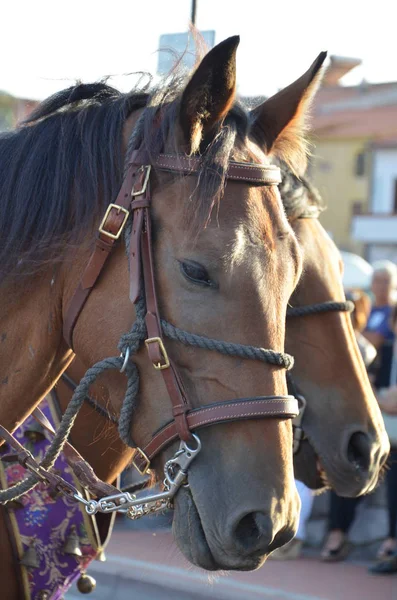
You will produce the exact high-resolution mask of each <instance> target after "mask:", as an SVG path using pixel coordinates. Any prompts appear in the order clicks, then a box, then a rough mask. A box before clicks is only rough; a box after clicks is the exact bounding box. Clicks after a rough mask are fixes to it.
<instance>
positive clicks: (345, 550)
mask: <svg viewBox="0 0 397 600" xmlns="http://www.w3.org/2000/svg"><path fill="white" fill-rule="evenodd" d="M350 548H351V544H350V542H349V540H348V539H347V538H346V537H345V536H344V535H343V537H342V541H341V543H340V544H339V545H338V546H337V547H336V548H327V544H325V547H324V548H323V550H322V552H321V560H322V561H324V562H339V561H342V560H345V558H346V557H347V556H348V554H349V552H350Z"/></svg>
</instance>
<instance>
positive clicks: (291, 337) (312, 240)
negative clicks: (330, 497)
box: [58, 166, 389, 496]
mask: <svg viewBox="0 0 397 600" xmlns="http://www.w3.org/2000/svg"><path fill="white" fill-rule="evenodd" d="M282 176H283V181H282V183H281V185H280V192H281V197H282V201H283V204H284V207H285V210H286V213H287V216H288V218H289V220H290V222H291V224H292V227H293V228H294V230H295V231H296V233H297V235H298V239H299V242H300V244H301V246H302V248H303V249H304V276H303V281H302V283H300V284H299V285H298V288H297V290H296V291H295V292H294V294H293V297H292V299H291V302H290V303H291V305H293V306H294V307H299V306H303V307H307V306H312V305H316V304H321V303H324V302H330V301H334V302H342V303H343V302H344V292H343V286H342V268H341V260H340V255H339V252H338V250H337V248H336V246H335V244H334V243H333V242H332V240H331V239H330V237H329V236H328V235H327V233H326V232H325V230H324V228H323V227H322V225H321V223H320V222H319V220H318V217H319V215H320V213H321V211H322V210H323V206H322V203H321V199H320V198H319V195H318V193H317V192H316V190H315V189H314V188H313V187H312V186H311V185H310V183H309V182H308V181H307V179H305V178H303V177H301V178H297V177H296V176H295V175H294V174H293V173H292V172H291V170H290V169H288V167H286V166H284V167H283V168H282ZM286 340H287V342H286V344H287V348H288V349H289V350H292V349H293V350H294V353H295V354H296V356H297V357H298V356H299V358H298V359H297V360H296V361H295V366H294V369H293V371H292V377H293V380H294V381H295V382H296V384H297V385H298V387H299V391H300V392H303V393H304V395H305V399H306V402H307V405H306V408H305V411H304V418H303V423H302V424H303V430H304V432H305V433H306V436H307V438H306V439H305V440H303V441H302V442H301V445H300V446H301V447H300V449H299V452H298V453H297V454H296V455H295V456H294V470H295V476H296V478H297V479H300V480H302V481H304V482H305V483H306V484H307V485H309V487H311V488H314V489H316V488H317V489H318V488H321V487H323V486H324V485H331V487H333V489H335V490H336V491H337V493H339V494H340V495H343V496H356V495H359V494H362V493H368V492H369V491H370V490H371V489H373V488H374V487H375V485H376V483H377V479H378V475H379V471H380V467H381V466H382V465H383V463H384V461H385V457H386V456H387V454H388V451H389V445H388V441H387V436H386V435H385V431H384V427H383V421H382V419H381V417H380V414H379V407H378V403H377V402H376V399H375V397H374V395H373V393H372V389H371V386H370V385H369V382H368V378H367V376H366V373H365V372H363V365H362V359H361V356H360V355H359V353H357V349H356V343H355V336H354V332H353V331H352V327H351V323H350V316H349V313H348V312H342V311H332V310H330V311H327V312H323V313H319V314H315V313H314V314H312V315H308V316H302V317H296V318H291V319H287V329H286ZM322 345H324V347H325V348H327V352H326V353H325V352H318V351H317V352H316V351H311V350H310V349H311V348H314V349H316V348H320V347H322ZM302 346H303V349H304V350H305V351H304V352H302ZM298 347H299V348H301V349H300V351H299V352H298ZM306 348H307V349H308V350H306ZM68 375H69V376H70V377H71V379H72V380H73V381H78V380H79V379H80V378H81V376H82V375H83V367H82V366H79V363H78V361H77V360H75V361H74V363H73V364H72V365H71V367H70V368H69V369H68ZM328 376H329V377H331V376H332V381H333V386H332V388H329V387H328V386H327V380H326V377H328ZM314 391H316V393H314ZM325 395H326V397H324V396H325ZM58 396H59V400H60V404H61V408H62V410H63V411H64V410H65V409H66V406H67V404H68V401H69V400H70V397H71V391H70V387H69V388H68V385H67V384H66V383H65V382H60V383H59V385H58ZM95 397H96V398H97V400H98V404H99V406H102V407H108V408H109V400H108V397H107V395H106V391H105V390H102V391H99V393H97V394H96V395H95ZM104 418H105V421H106V413H105V417H104V415H103V414H100V413H98V412H95V411H93V410H92V408H90V407H89V406H87V407H86V408H85V410H84V416H83V415H82V416H80V417H79V418H78V419H77V422H76V424H75V426H74V429H73V440H74V442H75V444H76V445H77V448H78V449H79V451H80V452H82V453H83V454H84V456H85V458H86V459H87V460H88V462H89V463H90V464H91V465H92V466H93V467H94V470H95V471H97V469H98V475H99V476H100V477H101V478H103V479H105V480H106V481H112V480H114V479H115V477H116V475H117V474H119V473H120V470H121V469H123V468H124V467H125V465H126V464H128V462H129V460H130V458H131V450H130V449H129V448H127V447H126V446H125V445H123V444H122V443H121V442H120V440H118V439H117V429H116V426H115V425H114V424H112V423H110V422H108V424H106V422H105V421H104ZM107 420H108V419H107ZM88 426H90V431H91V432H92V433H91V434H90V433H89V432H88V431H87V427H88ZM309 440H310V442H309ZM335 448H337V449H338V452H335ZM98 456H100V457H106V460H98ZM318 456H320V457H321V466H322V468H323V470H324V472H325V473H321V472H320V471H319V468H318V467H319V461H318ZM324 474H325V478H324Z"/></svg>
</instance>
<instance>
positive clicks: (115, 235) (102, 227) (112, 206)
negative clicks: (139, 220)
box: [98, 204, 130, 240]
mask: <svg viewBox="0 0 397 600" xmlns="http://www.w3.org/2000/svg"><path fill="white" fill-rule="evenodd" d="M113 209H114V210H117V213H118V214H120V212H122V213H124V217H123V221H122V222H121V224H120V227H119V230H118V232H117V233H111V232H110V231H107V230H106V229H105V225H106V221H107V218H108V216H109V215H110V212H111V211H112V210H113ZM129 215H130V213H129V211H128V210H127V209H126V208H124V207H123V206H119V205H118V204H109V206H108V207H107V209H106V212H105V216H104V217H103V219H102V223H101V224H100V226H99V229H98V231H99V233H102V234H103V235H107V236H108V237H110V238H111V239H112V240H118V239H119V237H120V235H121V232H122V231H123V229H124V225H125V224H126V223H127V219H128V217H129Z"/></svg>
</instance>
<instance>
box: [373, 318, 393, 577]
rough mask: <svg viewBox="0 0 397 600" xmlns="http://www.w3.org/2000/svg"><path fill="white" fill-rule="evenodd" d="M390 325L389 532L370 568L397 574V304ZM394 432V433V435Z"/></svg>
mask: <svg viewBox="0 0 397 600" xmlns="http://www.w3.org/2000/svg"><path fill="white" fill-rule="evenodd" d="M390 325H391V327H392V329H393V331H394V334H395V340H394V345H393V352H392V360H391V369H390V378H389V387H387V388H382V389H380V390H379V391H378V392H377V398H378V403H379V407H380V409H381V411H382V413H383V415H384V417H385V425H386V431H388V433H389V438H390V445H391V451H390V455H389V459H388V468H387V471H386V500H387V517H388V533H387V536H388V537H387V538H386V540H385V541H384V542H383V544H382V545H381V547H380V550H379V552H378V562H377V563H376V564H375V565H374V566H373V567H371V568H370V572H371V573H374V574H391V573H397V439H396V431H395V430H396V425H395V424H394V425H393V426H392V430H394V431H390V429H388V421H389V419H386V417H387V416H388V415H392V416H393V417H394V418H393V419H392V421H394V419H397V306H394V307H393V310H392V315H391V319H390ZM393 433H394V435H393Z"/></svg>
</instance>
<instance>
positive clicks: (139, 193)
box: [131, 165, 152, 198]
mask: <svg viewBox="0 0 397 600" xmlns="http://www.w3.org/2000/svg"><path fill="white" fill-rule="evenodd" d="M145 169H146V173H145V177H144V180H143V183H142V187H141V189H140V190H138V191H135V189H134V188H132V190H131V197H132V198H135V196H141V195H142V194H144V193H145V192H146V188H147V184H148V181H149V177H150V171H151V170H152V165H142V167H141V168H140V170H141V171H142V172H143V171H144V170H145Z"/></svg>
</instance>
